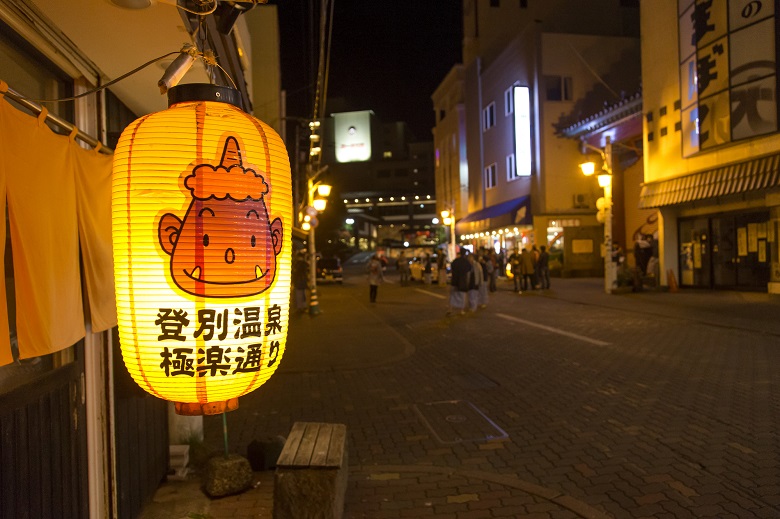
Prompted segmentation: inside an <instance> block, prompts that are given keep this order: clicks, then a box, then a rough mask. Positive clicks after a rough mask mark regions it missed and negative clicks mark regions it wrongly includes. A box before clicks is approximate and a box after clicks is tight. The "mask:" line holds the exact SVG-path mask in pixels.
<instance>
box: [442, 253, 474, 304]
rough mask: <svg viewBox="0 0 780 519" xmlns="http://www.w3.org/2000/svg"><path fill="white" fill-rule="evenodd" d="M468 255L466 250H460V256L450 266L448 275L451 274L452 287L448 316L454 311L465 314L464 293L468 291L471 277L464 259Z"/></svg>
mask: <svg viewBox="0 0 780 519" xmlns="http://www.w3.org/2000/svg"><path fill="white" fill-rule="evenodd" d="M468 253H469V251H468V249H460V255H459V256H458V257H457V258H455V259H454V260H453V262H452V264H450V274H452V280H451V281H450V283H451V285H452V286H451V287H450V309H449V311H448V312H447V314H448V315H449V314H451V313H452V312H454V311H458V312H460V313H461V314H464V313H466V310H465V305H466V293H467V292H468V291H469V285H470V284H471V276H472V275H473V272H472V268H471V264H470V263H469V260H468V259H466V256H467V255H468Z"/></svg>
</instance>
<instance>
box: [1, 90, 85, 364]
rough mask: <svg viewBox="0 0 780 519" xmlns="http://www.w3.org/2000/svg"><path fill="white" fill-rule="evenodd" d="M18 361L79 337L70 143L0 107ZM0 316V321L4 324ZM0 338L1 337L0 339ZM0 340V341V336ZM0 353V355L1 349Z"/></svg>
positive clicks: (81, 333)
mask: <svg viewBox="0 0 780 519" xmlns="http://www.w3.org/2000/svg"><path fill="white" fill-rule="evenodd" d="M0 112H1V113H0V136H1V137H2V138H0V163H1V164H0V169H1V170H2V172H3V176H4V177H5V180H6V196H7V200H8V217H9V220H10V227H11V244H12V250H13V267H14V280H15V286H16V334H17V339H18V341H19V357H20V358H30V357H37V356H40V355H46V354H49V353H52V352H55V351H59V350H62V349H64V348H67V347H69V346H71V345H72V344H74V343H75V342H77V341H78V340H79V339H81V338H82V337H84V335H85V329H84V313H83V308H82V296H81V282H80V274H79V243H78V226H77V220H76V218H77V217H76V186H75V173H74V165H73V162H74V161H73V159H72V154H71V151H70V139H68V137H65V136H62V135H57V134H55V133H54V132H52V131H51V129H50V128H49V127H48V126H46V124H45V123H44V122H43V121H44V119H45V114H46V111H45V110H44V112H43V113H42V114H41V116H40V117H38V118H37V119H36V118H34V117H30V116H29V115H27V114H24V113H23V112H21V111H19V110H16V109H15V108H13V107H12V106H10V104H8V102H7V101H5V100H4V99H3V100H2V101H0ZM7 316H8V313H7V309H6V313H5V315H4V316H3V318H2V319H0V321H3V320H5V321H7ZM0 333H1V332H0ZM0 337H1V339H0V340H5V335H4V334H2V335H0ZM3 349H4V348H3Z"/></svg>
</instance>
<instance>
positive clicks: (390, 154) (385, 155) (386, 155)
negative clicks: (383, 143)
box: [382, 151, 393, 159]
mask: <svg viewBox="0 0 780 519" xmlns="http://www.w3.org/2000/svg"><path fill="white" fill-rule="evenodd" d="M382 157H383V158H385V159H392V158H393V152H392V151H386V152H384V153H382Z"/></svg>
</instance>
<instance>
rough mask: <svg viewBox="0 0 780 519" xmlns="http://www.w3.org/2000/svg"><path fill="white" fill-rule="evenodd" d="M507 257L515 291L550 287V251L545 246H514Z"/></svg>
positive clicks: (519, 292)
mask: <svg viewBox="0 0 780 519" xmlns="http://www.w3.org/2000/svg"><path fill="white" fill-rule="evenodd" d="M508 259H509V263H510V265H511V268H512V278H513V281H514V289H515V292H517V293H518V294H522V293H523V291H524V290H537V289H543V290H545V289H549V288H550V253H549V252H547V247H545V246H544V245H542V246H541V247H538V248H537V247H536V245H534V246H532V247H531V248H530V249H528V248H521V249H519V250H518V249H517V248H516V249H515V250H514V252H512V254H510V255H509V258H508Z"/></svg>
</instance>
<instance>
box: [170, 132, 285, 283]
mask: <svg viewBox="0 0 780 519" xmlns="http://www.w3.org/2000/svg"><path fill="white" fill-rule="evenodd" d="M184 186H185V187H186V188H187V189H188V190H189V193H190V195H191V196H192V202H191V203H190V205H189V207H188V208H187V211H186V213H185V214H184V217H183V218H179V217H178V216H176V215H175V214H172V213H166V214H164V215H163V216H162V218H160V222H159V226H158V236H159V242H160V246H161V247H162V250H163V251H165V253H166V254H168V255H169V256H170V257H171V258H170V260H171V261H170V266H171V276H172V277H173V282H174V283H176V286H178V287H179V288H180V289H182V290H183V291H185V292H187V293H188V294H192V295H195V296H201V297H245V296H253V295H257V294H260V293H262V292H264V291H265V290H267V289H268V288H269V287H270V286H271V283H272V282H273V280H274V276H275V275H276V256H277V255H278V254H279V252H280V251H281V250H282V231H283V230H282V221H281V219H279V218H275V219H273V220H271V219H270V217H269V216H268V208H267V206H266V202H265V196H266V195H267V194H268V191H269V185H268V183H267V181H266V179H265V177H264V176H263V175H262V174H260V173H258V172H256V171H254V170H253V169H249V168H244V165H243V161H242V158H241V149H240V148H239V144H238V140H237V139H236V138H235V137H232V136H229V137H227V138H226V140H225V147H224V150H223V151H222V158H221V159H220V162H219V164H218V165H217V166H213V165H211V164H199V165H196V166H195V167H194V168H193V169H192V173H191V174H190V175H188V176H187V177H186V178H185V179H184Z"/></svg>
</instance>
